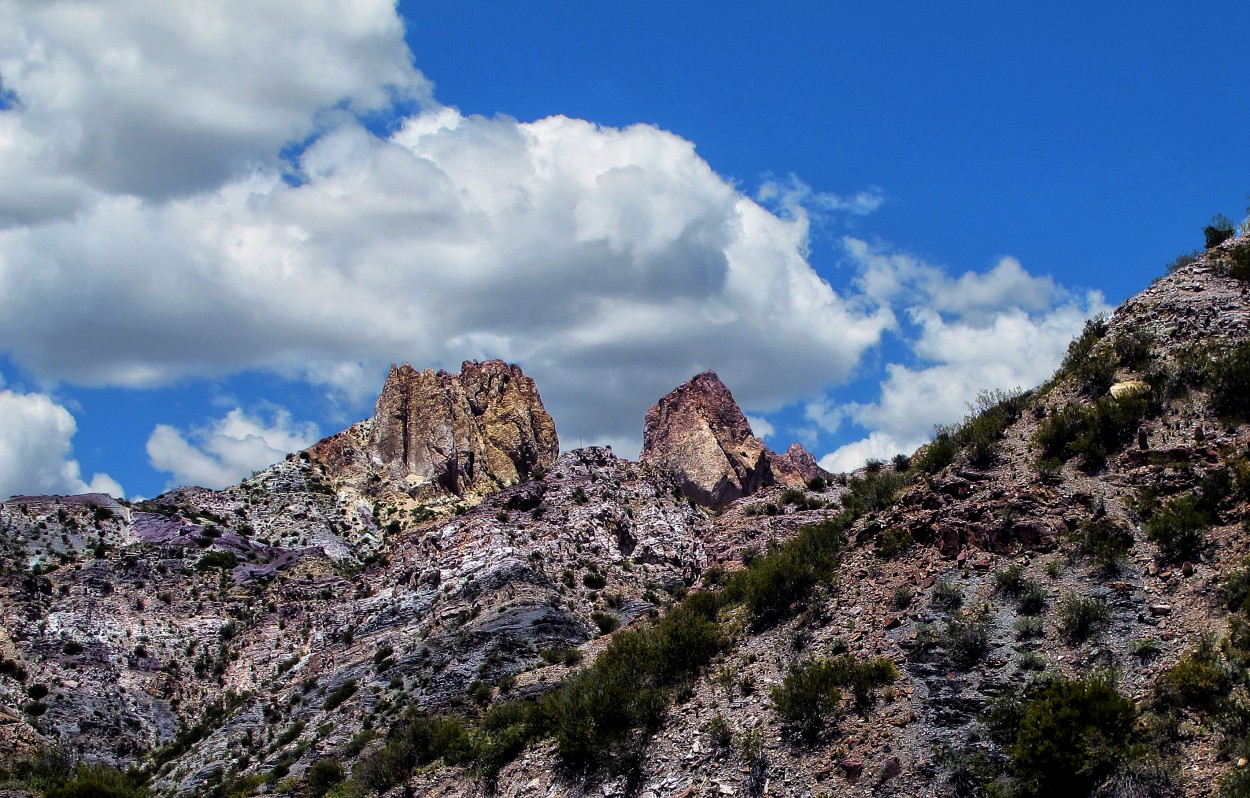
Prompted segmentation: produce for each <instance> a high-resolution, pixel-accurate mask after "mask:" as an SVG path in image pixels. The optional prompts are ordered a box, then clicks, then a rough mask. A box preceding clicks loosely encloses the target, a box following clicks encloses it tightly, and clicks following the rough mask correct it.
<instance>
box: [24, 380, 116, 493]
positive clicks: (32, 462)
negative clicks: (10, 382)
mask: <svg viewBox="0 0 1250 798" xmlns="http://www.w3.org/2000/svg"><path fill="white" fill-rule="evenodd" d="M77 429H78V425H77V423H76V422H75V420H74V416H73V415H71V414H70V412H69V411H68V410H66V409H65V408H64V407H62V406H61V405H60V404H57V403H56V402H55V401H54V400H53V399H52V397H50V396H48V395H46V394H41V393H18V392H15V391H10V390H0V497H7V496H12V495H15V494H19V493H20V494H27V495H39V494H75V493H108V494H110V495H113V496H116V497H119V498H120V497H121V496H123V495H124V494H123V492H122V487H121V485H119V484H117V481H116V480H114V479H113V478H112V477H110V476H109V475H108V474H98V473H97V474H93V475H92V476H91V480H90V481H84V480H83V478H82V469H81V467H80V466H79V465H78V461H77V460H75V459H74V457H73V451H72V446H71V441H72V439H73V437H74V433H75V432H76V431H77Z"/></svg>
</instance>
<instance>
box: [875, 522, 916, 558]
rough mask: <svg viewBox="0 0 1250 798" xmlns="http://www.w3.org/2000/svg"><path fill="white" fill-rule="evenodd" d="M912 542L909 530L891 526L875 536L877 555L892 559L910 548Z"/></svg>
mask: <svg viewBox="0 0 1250 798" xmlns="http://www.w3.org/2000/svg"><path fill="white" fill-rule="evenodd" d="M913 543H915V540H914V539H913V538H912V535H911V532H910V531H908V530H906V529H898V528H897V527H891V528H889V529H887V530H885V531H884V532H882V533H881V535H880V536H879V537H878V538H877V556H878V557H881V558H882V559H885V560H892V559H894V558H895V557H898V556H900V555H901V554H903V553H904V552H906V551H907V550H908V549H910V548H911V547H912V544H913Z"/></svg>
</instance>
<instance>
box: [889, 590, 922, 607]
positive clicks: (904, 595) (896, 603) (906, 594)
mask: <svg viewBox="0 0 1250 798" xmlns="http://www.w3.org/2000/svg"><path fill="white" fill-rule="evenodd" d="M915 596H916V594H915V592H914V591H912V589H911V588H910V587H908V586H907V585H899V586H898V587H896V588H894V592H893V593H891V594H890V606H891V607H893V608H894V609H896V610H905V609H907V608H908V607H910V606H911V602H912V599H913V598H915Z"/></svg>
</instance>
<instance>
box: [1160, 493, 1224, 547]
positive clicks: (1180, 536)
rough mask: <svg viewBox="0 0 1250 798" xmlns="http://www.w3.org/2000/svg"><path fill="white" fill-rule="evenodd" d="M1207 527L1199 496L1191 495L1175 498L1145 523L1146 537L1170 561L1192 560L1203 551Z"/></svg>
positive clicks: (1206, 518)
mask: <svg viewBox="0 0 1250 798" xmlns="http://www.w3.org/2000/svg"><path fill="white" fill-rule="evenodd" d="M1208 526H1210V523H1209V518H1208V515H1207V514H1206V513H1205V512H1203V508H1202V505H1201V502H1200V500H1199V497H1198V496H1197V495H1196V494H1193V493H1188V494H1186V495H1184V496H1180V497H1177V498H1175V499H1172V500H1171V501H1169V502H1168V503H1167V504H1165V505H1163V507H1162V508H1160V509H1159V510H1158V511H1157V512H1156V513H1154V515H1152V516H1151V517H1150V519H1149V520H1148V521H1146V537H1148V538H1150V540H1151V541H1152V542H1153V543H1154V544H1155V545H1156V546H1158V547H1159V553H1160V554H1162V555H1163V557H1164V558H1165V559H1167V560H1172V561H1177V560H1185V559H1192V558H1194V557H1196V556H1197V555H1198V552H1199V550H1200V549H1201V548H1202V545H1203V543H1204V541H1205V539H1206V531H1207V528H1208Z"/></svg>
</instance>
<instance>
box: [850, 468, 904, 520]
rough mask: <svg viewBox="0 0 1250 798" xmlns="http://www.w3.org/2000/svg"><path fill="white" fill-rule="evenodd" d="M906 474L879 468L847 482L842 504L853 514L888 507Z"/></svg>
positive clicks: (864, 513) (900, 488)
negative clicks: (847, 489)
mask: <svg viewBox="0 0 1250 798" xmlns="http://www.w3.org/2000/svg"><path fill="white" fill-rule="evenodd" d="M910 481H911V480H910V477H909V476H908V475H907V474H900V473H899V472H897V471H890V470H887V469H884V468H879V469H877V470H876V471H871V472H868V473H865V475H864V476H863V477H855V478H852V479H850V480H849V481H848V482H847V485H846V486H847V488H849V491H848V492H847V494H846V495H845V496H843V497H842V506H843V507H845V508H846V509H847V511H848V512H850V513H852V514H853V515H856V516H860V515H866V514H868V513H871V512H877V511H879V510H884V509H886V508H888V507H890V506H891V505H892V504H893V503H894V499H895V497H896V496H898V493H899V491H901V490H902V489H903V488H904V487H905V486H906V485H907V483H908V482H910Z"/></svg>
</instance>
